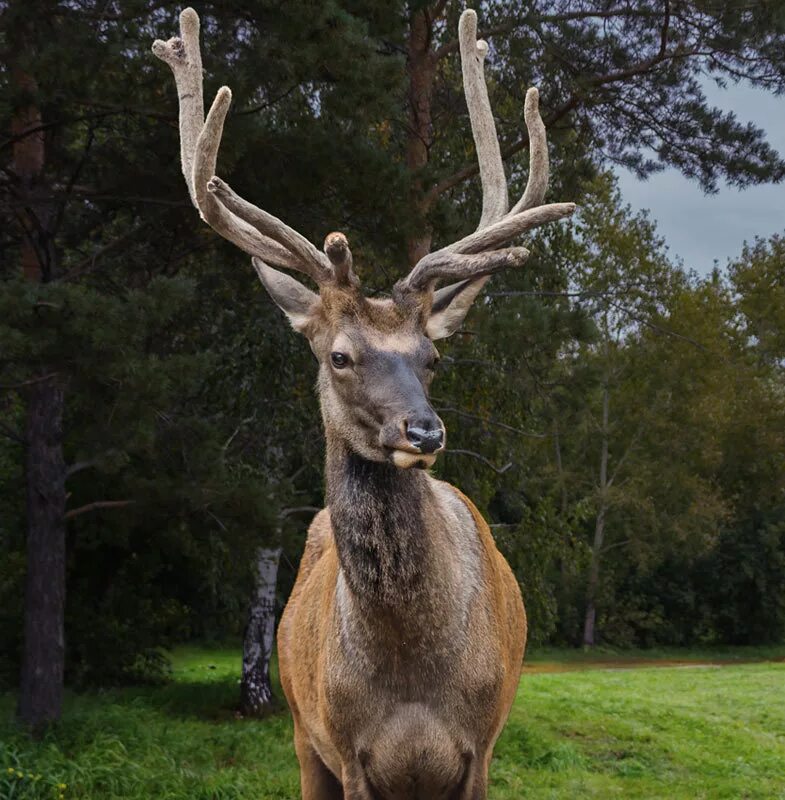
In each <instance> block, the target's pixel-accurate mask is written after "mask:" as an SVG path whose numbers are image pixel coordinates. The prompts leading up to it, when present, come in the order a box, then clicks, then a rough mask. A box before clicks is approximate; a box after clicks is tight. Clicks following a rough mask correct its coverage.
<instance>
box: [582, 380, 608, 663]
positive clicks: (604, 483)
mask: <svg viewBox="0 0 785 800" xmlns="http://www.w3.org/2000/svg"><path fill="white" fill-rule="evenodd" d="M608 394H609V393H608V381H607V379H606V381H605V385H604V386H603V393H602V429H601V432H602V443H601V452H600V485H599V506H598V509H597V518H596V520H595V523H594V541H593V543H592V549H591V562H590V565H589V581H588V585H587V587H586V618H585V619H584V623H583V646H584V647H594V643H595V626H596V621H597V589H598V587H599V583H600V556H601V554H602V545H603V542H604V541H605V517H606V514H607V511H608V405H609V397H608Z"/></svg>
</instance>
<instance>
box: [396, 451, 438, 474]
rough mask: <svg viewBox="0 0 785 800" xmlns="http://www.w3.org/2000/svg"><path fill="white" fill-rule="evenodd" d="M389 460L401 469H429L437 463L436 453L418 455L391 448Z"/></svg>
mask: <svg viewBox="0 0 785 800" xmlns="http://www.w3.org/2000/svg"><path fill="white" fill-rule="evenodd" d="M389 459H390V461H392V463H393V464H394V465H395V466H396V467H400V468H401V469H429V468H430V467H432V466H433V465H434V462H435V461H436V453H417V452H414V451H412V450H403V449H398V448H391V449H390V450H389Z"/></svg>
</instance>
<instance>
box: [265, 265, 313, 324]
mask: <svg viewBox="0 0 785 800" xmlns="http://www.w3.org/2000/svg"><path fill="white" fill-rule="evenodd" d="M251 262H252V263H253V268H254V269H255V270H256V274H257V275H258V276H259V280H260V281H261V282H262V284H263V285H264V288H265V289H267V292H268V293H269V295H270V297H272V298H273V300H274V301H275V304H276V305H277V306H278V308H280V309H281V311H283V313H284V314H286V316H287V318H288V319H289V322H290V323H291V324H292V327H293V328H294V329H295V330H296V331H298V332H299V333H305V329H306V328H307V327H308V323H309V322H310V321H311V320H312V319H313V312H314V311H315V310H316V307H317V305H318V303H319V295H318V294H316V292H312V291H311V290H310V289H308V288H306V287H305V286H303V285H302V284H301V283H300V281H297V280H295V279H294V278H292V277H291V276H290V275H287V274H286V273H285V272H279V271H278V270H277V269H273V268H272V267H268V266H267V264H265V263H264V261H261V260H260V259H258V258H252V259H251Z"/></svg>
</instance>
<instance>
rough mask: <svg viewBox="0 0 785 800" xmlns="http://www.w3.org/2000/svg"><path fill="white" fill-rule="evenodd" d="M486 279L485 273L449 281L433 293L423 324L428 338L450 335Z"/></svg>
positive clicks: (440, 337)
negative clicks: (467, 278) (478, 276)
mask: <svg viewBox="0 0 785 800" xmlns="http://www.w3.org/2000/svg"><path fill="white" fill-rule="evenodd" d="M487 280H488V276H487V275H483V277H481V278H471V279H469V280H465V281H460V282H459V283H451V284H450V285H449V286H444V287H442V288H441V289H437V290H436V291H435V292H434V293H433V304H432V305H431V314H430V316H429V317H428V322H427V323H426V325H425V333H426V335H427V336H428V338H429V339H432V340H434V341H435V340H436V339H446V338H447V337H448V336H452V335H453V334H454V333H455V331H457V330H458V328H460V327H461V323H462V322H463V320H464V319H465V317H466V315H467V314H468V313H469V309H470V308H471V305H472V303H473V302H474V298H475V297H477V295H478V294H479V293H480V291H482V287H483V286H485V283H486V281H487Z"/></svg>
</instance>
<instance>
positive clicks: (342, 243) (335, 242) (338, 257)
mask: <svg viewBox="0 0 785 800" xmlns="http://www.w3.org/2000/svg"><path fill="white" fill-rule="evenodd" d="M324 252H325V253H326V254H327V258H329V259H330V263H331V264H332V265H333V273H334V275H335V280H336V281H337V282H338V283H339V284H344V285H349V286H359V285H360V280H359V278H358V277H357V276H356V275H355V274H354V270H353V269H352V264H353V259H352V251H351V250H350V249H349V242H348V240H347V238H346V236H344V234H342V233H338V232H334V233H328V234H327V236H326V237H325V239H324Z"/></svg>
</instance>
